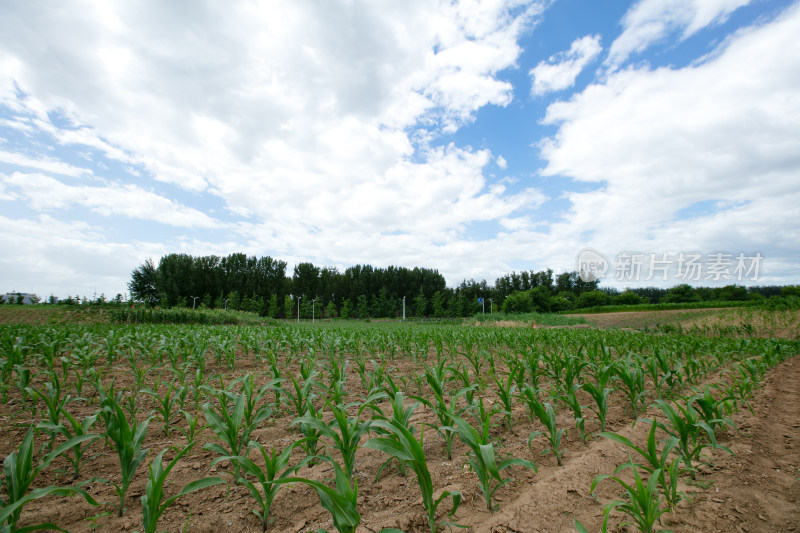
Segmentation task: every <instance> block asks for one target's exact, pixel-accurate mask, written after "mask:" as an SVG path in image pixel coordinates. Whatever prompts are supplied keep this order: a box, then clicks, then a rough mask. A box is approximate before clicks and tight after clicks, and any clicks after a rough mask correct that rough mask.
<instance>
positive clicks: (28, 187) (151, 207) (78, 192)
mask: <svg viewBox="0 0 800 533" xmlns="http://www.w3.org/2000/svg"><path fill="white" fill-rule="evenodd" d="M0 183H2V184H3V185H4V186H5V187H8V188H9V189H11V188H14V189H16V190H17V191H18V193H17V194H18V198H26V199H27V200H28V202H29V203H30V205H31V207H32V208H33V209H35V210H37V211H39V210H48V211H49V210H54V209H66V208H68V207H70V206H73V205H79V206H83V207H87V208H89V209H90V210H91V211H93V212H95V213H98V214H100V215H104V216H107V217H115V216H124V217H129V218H137V219H144V220H152V221H155V222H159V223H162V224H168V225H170V226H178V227H186V228H205V229H209V228H219V227H221V224H220V223H219V222H218V221H216V220H214V219H212V218H210V217H209V216H207V215H205V214H204V213H202V212H200V211H198V210H196V209H192V208H190V207H186V206H184V205H181V204H179V203H178V202H175V201H174V200H170V199H168V198H164V197H163V196H159V195H157V194H154V193H152V192H148V191H144V190H142V189H140V188H139V187H136V186H134V185H106V186H87V185H66V184H64V183H62V182H60V181H58V180H56V179H54V178H51V177H49V176H44V175H42V174H24V173H21V172H15V173H13V174H12V175H11V176H6V175H3V174H0Z"/></svg>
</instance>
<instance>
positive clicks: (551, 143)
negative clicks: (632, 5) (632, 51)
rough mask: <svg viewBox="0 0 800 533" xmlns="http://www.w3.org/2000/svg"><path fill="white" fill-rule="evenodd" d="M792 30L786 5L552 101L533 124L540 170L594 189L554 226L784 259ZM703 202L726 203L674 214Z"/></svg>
mask: <svg viewBox="0 0 800 533" xmlns="http://www.w3.org/2000/svg"><path fill="white" fill-rule="evenodd" d="M799 25H800V5H797V4H796V5H795V6H793V7H792V8H790V9H789V10H787V11H786V12H785V13H783V14H782V15H781V16H780V17H779V18H777V19H776V20H774V21H772V22H770V23H765V24H763V25H761V26H755V27H751V28H748V29H745V30H741V31H740V32H739V33H738V34H737V35H736V36H734V37H732V38H730V39H729V40H728V41H726V43H724V45H723V46H722V47H721V49H720V50H718V51H717V53H715V54H713V55H712V56H710V57H709V58H708V59H707V60H706V61H705V62H703V63H700V64H697V65H694V66H692V67H687V68H684V69H669V68H659V69H655V70H651V69H647V68H642V69H629V70H625V71H621V72H618V73H615V74H613V75H611V76H610V77H609V78H608V79H607V81H605V82H604V83H603V84H595V85H591V86H589V87H587V88H586V90H584V91H583V92H582V93H580V94H578V95H576V96H575V97H574V98H572V99H571V100H570V101H566V102H558V103H555V104H552V105H551V106H550V107H549V108H548V111H547V115H546V119H545V121H546V123H548V124H554V125H558V126H559V130H558V133H557V134H556V135H555V136H554V137H552V138H550V139H547V140H546V141H545V142H544V143H542V145H541V150H542V155H543V157H544V158H545V159H546V160H547V166H546V168H545V169H544V170H543V173H544V174H545V175H562V176H569V177H572V178H573V179H575V180H578V181H584V182H594V183H596V184H597V185H598V188H597V189H595V190H592V191H590V192H580V193H570V195H569V199H570V200H571V202H572V205H573V208H572V210H571V213H570V215H569V216H568V217H567V219H566V220H565V221H564V222H563V223H562V224H558V225H555V226H554V231H557V232H559V233H562V232H565V233H570V234H580V232H588V233H590V234H591V235H592V236H591V239H590V241H591V242H592V243H593V245H594V246H595V247H597V248H599V249H604V250H609V251H613V250H618V249H619V248H620V247H621V246H627V247H629V249H634V250H635V249H639V250H651V251H654V252H668V251H676V250H686V249H689V250H694V249H706V250H715V249H731V248H749V249H750V250H753V249H760V248H761V247H767V248H768V253H769V254H770V255H773V256H782V257H786V256H787V254H788V255H789V256H794V257H796V251H791V250H790V248H791V246H793V244H790V243H793V242H795V240H794V239H796V238H797V229H796V228H797V227H798V225H799V223H800V218H799V217H798V212H797V209H796V208H794V207H791V206H792V205H797V204H796V202H797V201H800V193H799V192H798V190H797V175H798V172H800V155H798V152H797V150H796V147H797V146H798V145H800V130H798V128H797V124H798V123H799V122H798V121H800V100H798V99H797V97H796V88H797V87H798V86H800V46H798V43H797V39H796V35H795V34H796V29H797V28H798V26H799ZM710 199H715V200H717V201H719V202H724V203H725V204H727V205H728V206H729V207H728V208H727V209H724V210H722V211H717V210H716V209H715V210H714V212H713V213H711V214H708V215H704V216H698V217H693V218H692V217H690V218H689V219H686V218H685V217H680V216H678V215H679V214H680V212H681V210H683V209H686V208H688V207H690V206H692V205H694V204H696V203H697V202H704V201H708V200H710ZM654 247H657V248H658V249H655V250H654V249H653V248H654ZM733 251H738V250H733ZM742 251H749V250H747V249H745V250H742Z"/></svg>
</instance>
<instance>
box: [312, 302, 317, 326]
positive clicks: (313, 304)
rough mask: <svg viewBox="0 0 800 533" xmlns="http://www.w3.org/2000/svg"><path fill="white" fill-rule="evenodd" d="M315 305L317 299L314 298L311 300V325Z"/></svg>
mask: <svg viewBox="0 0 800 533" xmlns="http://www.w3.org/2000/svg"><path fill="white" fill-rule="evenodd" d="M316 305H317V299H316V298H314V299H313V300H311V323H312V324H313V323H314V315H315V314H316V313H315V310H314V309H315V307H316Z"/></svg>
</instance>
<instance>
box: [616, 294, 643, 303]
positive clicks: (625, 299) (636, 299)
mask: <svg viewBox="0 0 800 533" xmlns="http://www.w3.org/2000/svg"><path fill="white" fill-rule="evenodd" d="M612 301H613V302H614V305H637V304H642V303H645V299H644V298H642V297H641V296H639V295H637V294H636V293H635V292H632V291H625V292H623V293H622V294H618V295H616V296H614V298H613V299H612Z"/></svg>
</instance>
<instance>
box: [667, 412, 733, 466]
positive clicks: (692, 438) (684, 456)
mask: <svg viewBox="0 0 800 533" xmlns="http://www.w3.org/2000/svg"><path fill="white" fill-rule="evenodd" d="M655 405H656V406H657V407H658V408H659V409H661V412H662V413H664V416H665V417H666V419H667V423H662V422H658V425H659V427H660V428H662V429H663V430H664V431H666V432H667V433H668V434H669V435H670V436H672V437H675V438H677V439H678V445H677V451H678V453H679V454H680V456H681V460H683V463H684V464H685V465H686V468H687V469H688V470H689V471H690V472H691V476H692V479H695V473H696V469H695V468H694V466H693V464H692V462H693V461H699V460H700V454H701V452H702V451H703V450H704V449H705V448H708V447H711V448H715V449H721V450H723V451H726V452H728V453H730V454H731V455H734V453H733V452H732V451H731V450H730V449H729V448H727V447H725V446H723V445H721V444H717V439H716V436H715V434H714V430H713V429H712V428H711V426H709V425H708V424H707V423H706V422H705V421H703V420H702V418H701V417H700V414H699V413H698V412H697V410H696V409H695V408H694V407H692V405H691V403H687V404H686V405H685V406H683V405H680V404H676V406H677V409H675V408H674V407H672V406H671V405H670V404H669V403H667V402H665V401H663V400H656V401H655ZM703 434H705V436H706V437H707V438H708V442H706V441H705V439H704V437H703Z"/></svg>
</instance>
